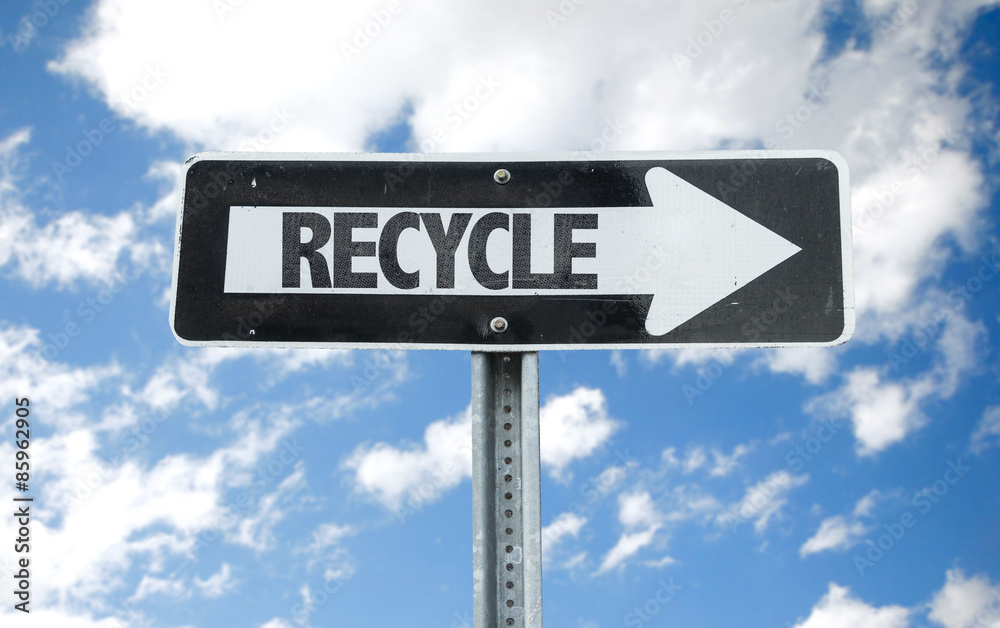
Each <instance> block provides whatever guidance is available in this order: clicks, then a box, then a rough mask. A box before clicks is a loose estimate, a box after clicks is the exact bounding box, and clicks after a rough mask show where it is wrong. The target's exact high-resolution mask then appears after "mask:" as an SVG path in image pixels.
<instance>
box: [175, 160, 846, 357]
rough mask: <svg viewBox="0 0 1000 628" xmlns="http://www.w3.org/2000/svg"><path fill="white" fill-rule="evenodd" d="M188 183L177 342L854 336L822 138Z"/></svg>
mask: <svg viewBox="0 0 1000 628" xmlns="http://www.w3.org/2000/svg"><path fill="white" fill-rule="evenodd" d="M184 180H185V187H184V192H183V194H182V199H183V200H182V208H181V213H180V216H179V218H178V241H177V250H176V253H175V259H174V282H173V302H172V305H171V326H172V328H173V329H174V332H175V334H176V335H177V337H178V339H179V340H180V341H181V342H183V343H185V344H192V345H215V346H259V345H264V346H288V347H294V346H330V347H360V348H377V347H383V348H439V349H441V348H443V349H463V350H470V349H471V350H487V351H488V350H508V351H511V350H513V351H519V350H520V351H525V350H526V351H535V350H539V349H583V348H640V347H647V348H648V347H653V346H656V347H671V346H674V347H676V346H690V345H692V344H697V345H705V346H785V345H805V346H829V345H834V344H839V343H841V342H844V341H845V340H847V339H848V338H849V337H850V336H851V334H852V333H853V330H854V295H853V286H852V268H851V230H850V203H849V187H848V173H847V167H846V164H845V163H844V160H843V158H842V157H841V156H840V155H838V154H836V153H833V152H828V151H741V152H707V153H599V154H594V153H590V154H570V153H556V154H544V153H525V154H482V155H421V154H413V155H388V154H275V153H269V154H248V153H201V154H199V155H196V156H195V157H193V158H191V159H190V160H189V161H188V163H187V164H186V172H185V179H184Z"/></svg>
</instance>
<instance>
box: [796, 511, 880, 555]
mask: <svg viewBox="0 0 1000 628" xmlns="http://www.w3.org/2000/svg"><path fill="white" fill-rule="evenodd" d="M867 532H868V528H867V527H866V526H865V525H864V524H863V523H861V522H860V521H848V520H847V518H846V517H844V516H842V515H837V516H836V517H830V518H828V519H824V520H823V523H821V524H820V526H819V530H817V531H816V534H814V535H813V536H812V537H810V538H809V540H808V541H806V542H805V543H804V544H803V545H802V547H800V548H799V555H800V556H802V557H803V558H805V557H806V556H809V555H810V554H818V553H820V552H824V551H827V550H845V549H848V548H850V547H853V546H854V545H857V544H858V543H859V542H860V541H861V538H862V537H863V536H864V535H865V534H866V533H867Z"/></svg>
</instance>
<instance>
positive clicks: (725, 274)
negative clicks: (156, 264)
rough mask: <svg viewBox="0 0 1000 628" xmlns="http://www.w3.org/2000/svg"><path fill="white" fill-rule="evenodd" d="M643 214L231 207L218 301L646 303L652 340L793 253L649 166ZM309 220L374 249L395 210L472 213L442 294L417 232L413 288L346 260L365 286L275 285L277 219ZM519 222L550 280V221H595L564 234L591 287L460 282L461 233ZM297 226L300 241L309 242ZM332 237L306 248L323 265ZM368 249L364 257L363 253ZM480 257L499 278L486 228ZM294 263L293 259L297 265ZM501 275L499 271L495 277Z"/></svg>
mask: <svg viewBox="0 0 1000 628" xmlns="http://www.w3.org/2000/svg"><path fill="white" fill-rule="evenodd" d="M646 186H647V187H648V189H649V195H650V197H651V198H652V201H653V206H652V207H607V208H595V207H586V208H562V207H560V208H551V209H547V210H537V209H536V210H525V209H514V208H511V209H482V208H470V209H457V208H447V209H428V208H374V207H350V208H348V207H338V208H331V207H231V208H230V220H229V241H228V246H227V253H226V278H225V292H230V293H255V294H278V293H281V294H379V295H382V294H454V295H469V296H486V295H492V296H542V295H545V296H561V295H566V296H570V295H589V296H591V297H594V298H599V297H600V295H613V294H618V295H620V294H629V295H649V294H651V295H652V297H653V298H652V301H651V304H650V309H649V313H648V315H647V317H646V331H647V332H649V333H650V334H651V335H654V336H660V335H663V334H666V333H669V332H670V331H672V330H674V329H676V328H677V327H678V326H680V325H682V324H684V323H685V322H687V321H689V320H691V319H692V318H694V317H695V316H697V315H698V314H699V313H701V312H703V311H705V310H706V309H708V308H709V307H711V306H712V305H713V304H715V303H717V302H718V301H720V300H722V299H724V298H726V297H727V296H729V295H730V294H732V293H733V292H736V291H737V290H739V289H740V288H741V287H743V286H745V285H747V284H748V283H750V282H751V281H753V280H754V279H756V278H757V277H760V276H761V275H763V274H764V273H766V272H767V271H769V270H771V269H772V268H774V267H775V266H777V265H778V264H780V263H782V262H783V261H785V260H787V259H788V258H790V257H792V256H793V255H795V254H796V253H798V252H799V251H800V250H802V249H800V248H799V247H797V246H795V245H794V244H792V243H791V242H789V241H788V240H786V239H784V238H783V237H781V236H779V235H777V234H776V233H774V232H772V231H770V230H768V229H766V228H764V227H762V226H761V225H759V224H758V223H756V222H754V221H753V220H751V219H749V218H747V217H746V216H744V215H743V214H741V213H739V212H738V211H736V210H735V209H733V208H732V207H729V206H728V205H726V204H725V203H723V202H722V201H719V200H718V199H716V198H715V197H713V196H711V195H709V194H707V193H705V192H703V191H702V190H700V189H698V188H696V187H695V186H693V185H691V184H690V183H688V182H687V181H684V180H683V179H681V178H680V177H678V176H676V175H674V174H672V173H670V172H668V171H667V170H666V169H664V168H659V167H658V168H652V169H650V170H649V171H648V172H647V173H646ZM286 212H312V213H315V214H320V215H321V216H323V217H325V219H326V220H327V221H329V223H330V224H331V225H332V224H334V220H335V216H336V214H338V213H343V212H357V213H366V214H375V215H377V223H375V224H377V225H378V227H377V228H358V227H355V228H354V229H353V230H352V234H351V236H350V237H351V239H352V240H353V241H355V242H372V243H375V242H378V241H379V239H380V238H379V233H380V229H381V227H383V226H384V225H385V224H386V223H387V221H388V220H389V219H390V218H392V217H393V216H395V215H397V214H400V213H402V212H414V213H418V214H419V213H428V212H433V213H436V214H440V216H441V221H442V225H444V226H445V228H446V229H450V228H451V225H452V222H451V220H452V217H453V216H454V215H455V214H461V213H464V214H472V216H471V219H470V220H469V223H468V224H469V226H468V227H467V228H466V230H465V232H464V234H463V236H462V240H461V242H460V244H459V246H458V248H457V250H456V251H455V256H454V260H455V271H454V286H453V287H440V286H438V285H437V278H436V274H437V254H436V252H435V248H434V246H433V244H432V243H431V240H430V238H429V237H428V234H427V233H426V225H423V224H422V225H421V226H420V228H409V229H406V230H404V231H402V232H401V233H400V234H399V235H398V241H397V243H396V258H397V259H398V264H399V266H400V268H401V269H402V270H403V271H405V272H408V273H413V272H417V271H419V273H420V280H419V285H417V286H415V287H411V288H408V289H400V288H397V287H394V286H393V285H391V284H390V283H389V281H387V279H386V277H385V276H384V275H383V274H381V273H380V266H379V260H378V258H377V257H370V256H363V257H353V258H352V259H351V269H350V270H351V271H352V272H354V273H373V274H374V275H375V277H376V278H377V282H376V285H375V287H372V288H358V287H337V286H336V284H335V283H334V285H333V286H332V287H314V286H313V285H312V276H311V274H310V268H311V263H301V267H300V271H301V277H300V282H299V285H300V286H301V287H295V288H288V287H283V286H282V244H283V240H282V214H284V213H286ZM497 212H499V213H502V214H525V213H530V214H531V217H532V223H531V243H530V250H531V271H532V272H533V273H546V272H548V273H551V272H552V271H553V256H554V251H553V249H554V245H553V232H554V225H553V220H554V219H553V220H546V219H544V217H547V216H552V215H554V214H557V213H558V214H583V215H587V214H596V215H597V216H598V228H597V229H596V230H590V229H577V230H574V231H573V236H572V238H573V242H577V243H586V242H593V243H595V244H596V257H595V258H585V257H576V258H575V259H573V260H572V272H573V273H574V274H596V275H597V284H596V286H593V287H591V288H587V289H582V288H557V289H523V288H513V287H511V283H510V282H508V283H507V285H506V287H503V288H500V289H490V288H487V287H484V286H483V285H481V284H480V283H479V282H478V281H477V280H476V278H475V277H474V276H473V274H472V270H471V267H470V262H469V232H470V231H471V229H472V225H474V224H476V223H477V221H478V220H479V219H481V218H482V217H484V216H486V215H487V214H491V213H497ZM310 231H311V230H310V229H308V228H304V229H302V232H303V233H301V234H299V235H300V238H301V239H300V242H310V241H311V239H312V237H313V235H312V234H311V233H310ZM333 248H334V238H331V240H330V241H329V242H327V243H326V244H324V246H322V247H319V248H317V249H316V251H317V252H318V253H320V254H321V255H322V256H323V259H324V260H326V261H327V263H328V264H329V263H330V262H331V261H332V260H333V259H334V256H333ZM369 249H371V247H369ZM486 258H487V260H488V265H489V267H490V270H491V271H492V272H494V273H505V272H506V271H509V270H510V269H511V266H512V262H511V259H512V236H511V233H510V231H509V230H504V229H502V228H501V229H496V230H494V231H492V232H491V233H490V235H489V238H488V241H487V246H486ZM300 262H302V260H300ZM507 274H508V276H509V274H510V273H507Z"/></svg>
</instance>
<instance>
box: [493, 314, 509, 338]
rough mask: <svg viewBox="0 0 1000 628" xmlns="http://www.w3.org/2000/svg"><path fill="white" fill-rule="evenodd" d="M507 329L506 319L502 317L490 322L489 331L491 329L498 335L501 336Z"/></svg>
mask: <svg viewBox="0 0 1000 628" xmlns="http://www.w3.org/2000/svg"><path fill="white" fill-rule="evenodd" d="M507 327H508V325H507V319H506V318H504V317H502V316H497V317H496V318H494V319H493V320H491V321H490V329H492V330H493V331H495V332H496V333H498V334H502V333H503V332H505V331H507Z"/></svg>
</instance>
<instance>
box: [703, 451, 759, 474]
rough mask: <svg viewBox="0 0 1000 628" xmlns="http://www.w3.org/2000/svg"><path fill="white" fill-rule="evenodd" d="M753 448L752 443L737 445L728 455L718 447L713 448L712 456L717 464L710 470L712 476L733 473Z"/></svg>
mask: <svg viewBox="0 0 1000 628" xmlns="http://www.w3.org/2000/svg"><path fill="white" fill-rule="evenodd" d="M751 450H752V445H737V446H736V447H734V448H733V452H732V453H731V454H729V455H728V456H727V455H726V454H724V453H722V452H721V451H719V450H717V449H713V450H712V458H714V459H715V464H713V465H712V468H711V470H709V472H708V473H709V475H711V476H712V477H726V476H727V475H729V474H730V473H732V472H733V471H734V470H735V469H736V468H737V467H738V466H739V465H740V460H741V459H742V458H743V457H744V456H746V455H747V454H748V453H750V451H751Z"/></svg>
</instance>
